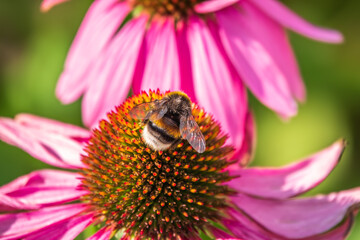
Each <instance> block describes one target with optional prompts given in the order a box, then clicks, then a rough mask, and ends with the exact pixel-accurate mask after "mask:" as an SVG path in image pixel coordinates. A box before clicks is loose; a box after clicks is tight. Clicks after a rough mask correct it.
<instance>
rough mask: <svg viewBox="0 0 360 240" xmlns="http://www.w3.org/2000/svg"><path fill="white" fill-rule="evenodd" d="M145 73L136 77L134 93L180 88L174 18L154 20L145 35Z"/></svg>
mask: <svg viewBox="0 0 360 240" xmlns="http://www.w3.org/2000/svg"><path fill="white" fill-rule="evenodd" d="M145 44H146V46H145V49H146V52H145V55H146V61H145V67H144V73H143V75H142V76H139V78H135V79H134V84H133V86H134V93H136V94H137V93H140V91H141V90H145V91H148V90H149V89H158V88H159V89H161V90H164V91H167V90H171V91H175V90H180V69H179V56H178V49H177V46H176V37H175V26H174V20H173V19H165V20H164V22H160V21H152V22H151V25H150V27H149V29H148V31H147V33H146V35H145Z"/></svg>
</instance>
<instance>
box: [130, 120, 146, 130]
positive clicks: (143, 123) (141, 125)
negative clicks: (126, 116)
mask: <svg viewBox="0 0 360 240" xmlns="http://www.w3.org/2000/svg"><path fill="white" fill-rule="evenodd" d="M148 121H149V120H143V121H142V122H141V124H139V126H138V127H137V128H133V130H134V131H137V130H139V129H140V128H141V127H143V126H145V125H146V123H148Z"/></svg>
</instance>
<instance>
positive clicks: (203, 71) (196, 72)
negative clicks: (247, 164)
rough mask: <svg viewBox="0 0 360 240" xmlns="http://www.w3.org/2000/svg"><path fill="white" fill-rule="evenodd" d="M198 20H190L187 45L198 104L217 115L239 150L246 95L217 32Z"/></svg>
mask: <svg viewBox="0 0 360 240" xmlns="http://www.w3.org/2000/svg"><path fill="white" fill-rule="evenodd" d="M214 28H215V27H214V26H211V27H210V28H209V27H208V26H207V25H206V24H205V23H204V22H203V21H202V20H201V19H199V18H197V17H196V18H195V17H194V18H191V19H189V29H188V41H189V43H190V44H189V50H190V56H191V64H192V65H191V66H192V71H193V79H194V87H195V93H196V96H197V100H198V103H199V105H200V106H201V107H203V108H204V109H206V111H207V112H209V113H211V114H213V115H214V117H215V119H216V120H218V121H219V122H220V123H221V125H222V127H223V131H224V132H225V133H226V134H228V135H229V140H228V143H229V144H232V145H233V146H234V147H235V149H240V147H241V145H242V143H243V139H244V132H243V130H244V125H245V120H246V114H247V98H246V92H245V89H244V87H243V85H242V84H241V81H240V79H239V78H238V76H237V75H236V73H235V72H234V71H233V69H232V68H231V66H230V65H229V64H228V62H227V61H226V58H225V57H224V53H223V51H222V49H221V45H219V42H218V39H217V38H216V31H217V30H216V29H214Z"/></svg>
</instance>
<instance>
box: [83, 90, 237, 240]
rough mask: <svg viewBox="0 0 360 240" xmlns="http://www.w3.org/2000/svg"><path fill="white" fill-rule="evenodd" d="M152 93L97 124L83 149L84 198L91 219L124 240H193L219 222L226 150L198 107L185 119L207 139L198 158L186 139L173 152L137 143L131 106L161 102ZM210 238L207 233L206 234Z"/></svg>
mask: <svg viewBox="0 0 360 240" xmlns="http://www.w3.org/2000/svg"><path fill="white" fill-rule="evenodd" d="M163 96H164V94H161V93H160V92H159V91H157V92H153V91H150V92H149V94H147V93H145V92H143V93H141V94H140V95H138V96H134V97H132V98H130V99H128V100H127V101H126V102H125V103H124V104H122V105H121V106H119V107H117V108H116V109H115V111H113V112H110V113H109V114H108V120H103V121H101V123H100V126H99V128H98V129H95V130H94V131H93V135H92V137H91V139H90V141H89V144H88V146H87V147H86V153H87V154H86V155H85V156H83V162H84V163H85V164H86V165H87V168H85V169H84V170H83V176H84V178H83V180H82V183H83V187H84V188H85V189H87V190H88V191H89V192H90V193H89V194H88V195H86V196H85V197H84V198H83V201H84V202H87V203H88V204H90V205H91V206H92V210H93V211H94V212H96V216H97V218H99V220H100V219H101V220H102V221H103V220H105V222H106V224H107V225H109V226H112V227H113V228H114V229H115V230H120V229H122V230H125V238H130V237H131V238H134V239H140V238H141V239H146V238H150V239H200V237H199V231H202V232H208V233H209V231H210V230H209V229H210V227H211V223H210V222H217V223H221V220H222V219H223V217H224V213H223V212H225V211H222V210H225V209H226V208H227V207H228V206H229V203H228V200H227V196H229V195H231V194H233V193H234V192H233V190H231V189H230V188H228V187H227V186H224V185H223V183H224V182H227V181H229V180H230V179H231V177H230V176H229V174H228V172H227V171H225V168H226V167H228V166H229V165H230V164H231V161H229V157H230V156H231V154H232V152H233V148H232V147H231V146H224V144H225V141H226V139H227V136H226V135H224V134H222V133H221V130H220V126H219V125H218V124H217V123H216V122H215V121H214V120H213V119H212V117H211V116H210V115H209V114H206V113H205V112H204V111H203V110H202V109H201V108H199V106H197V105H196V104H194V103H193V104H192V114H193V115H194V118H195V120H196V122H197V123H198V125H199V127H200V129H201V131H202V133H203V135H204V137H205V140H206V150H205V152H204V153H202V154H199V153H198V152H196V151H195V150H194V149H193V148H192V147H191V146H190V145H189V143H188V142H187V141H186V140H181V142H180V143H179V144H178V145H177V147H176V148H175V149H172V150H165V151H154V150H152V149H151V148H149V147H148V146H147V145H145V143H144V142H143V140H142V138H141V132H142V130H143V127H144V126H143V124H142V122H141V121H140V120H135V119H132V118H131V117H130V115H129V110H130V109H132V108H133V107H134V106H136V105H138V104H140V103H143V102H150V101H153V100H155V99H161V98H162V97H163ZM210 234H211V233H210Z"/></svg>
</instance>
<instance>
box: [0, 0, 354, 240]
mask: <svg viewBox="0 0 360 240" xmlns="http://www.w3.org/2000/svg"><path fill="white" fill-rule="evenodd" d="M283 2H285V4H286V5H288V6H289V7H290V8H291V9H293V10H294V11H296V12H297V13H298V14H300V15H301V16H303V17H304V18H305V19H307V20H309V21H311V22H313V23H315V24H317V25H321V26H326V27H329V28H334V29H338V30H340V31H341V32H342V33H343V34H344V36H345V42H344V43H343V44H341V45H331V44H324V43H319V42H315V41H313V40H310V39H307V38H304V37H302V36H300V35H297V34H294V33H291V32H290V33H289V36H290V40H291V42H292V45H293V49H294V51H295V54H296V56H297V59H298V62H299V65H300V69H301V72H302V76H303V78H304V81H305V83H306V86H307V93H308V97H307V101H306V103H305V104H303V105H301V107H300V109H299V113H298V115H297V116H296V117H294V118H293V119H291V120H290V121H287V122H284V121H282V120H281V119H279V118H278V117H277V116H276V115H275V114H274V113H273V112H271V111H269V110H268V109H266V108H265V107H264V106H262V105H261V104H260V103H259V102H257V100H256V99H255V98H253V97H250V104H251V106H252V107H253V108H254V111H255V116H256V121H257V132H258V135H257V150H256V156H255V159H254V161H253V163H252V165H254V166H255V165H256V166H281V165H284V164H287V163H290V162H292V161H294V160H297V159H300V158H303V157H305V156H307V155H309V154H311V153H314V152H316V151H318V150H321V149H322V148H325V147H327V146H328V145H330V144H331V143H333V142H334V141H336V140H337V139H339V138H342V137H343V138H345V139H346V140H347V142H348V146H347V148H346V151H345V153H344V155H343V157H342V161H341V162H340V164H339V165H338V166H337V168H336V169H335V171H333V172H332V173H331V174H330V176H329V177H328V178H327V179H326V180H325V181H324V182H323V183H321V184H320V185H319V186H318V187H317V188H316V189H314V190H311V191H310V192H309V193H308V194H307V195H313V194H316V193H329V192H331V191H339V190H342V189H348V188H351V187H357V186H360V173H359V172H360V171H359V170H360V161H359V160H360V128H359V125H360V81H359V79H360V28H359V24H360V15H359V12H360V1H358V0H342V1H338V0H316V1H314V0H302V1H299V0H298V1H293V0H286V1H285V0H284V1H283ZM90 4H91V1H90V0H72V1H70V2H67V3H64V4H62V5H60V6H57V7H55V8H54V9H52V10H51V11H49V12H47V13H41V12H40V11H39V6H40V0H17V1H14V0H2V1H0V116H7V117H14V116H15V115H16V114H18V113H22V112H27V113H32V114H36V115H40V116H45V117H48V118H54V119H58V120H61V121H64V122H69V123H73V124H77V125H81V116H80V102H79V101H78V102H76V103H73V104H71V105H66V106H65V105H62V104H60V102H59V101H58V100H57V99H56V98H55V95H54V91H55V86H56V81H57V78H58V76H59V74H60V72H61V70H62V67H63V63H64V60H65V57H66V53H67V51H68V49H69V46H70V44H71V42H72V39H73V38H74V36H75V33H76V31H77V28H78V26H79V24H80V22H81V20H82V18H83V16H84V14H85V12H86V10H87V8H88V7H89V5H90ZM0 154H1V161H0V185H2V184H4V183H7V182H9V181H11V180H13V179H14V178H16V177H18V176H20V175H23V174H27V173H29V172H31V171H32V170H34V169H39V168H46V167H48V166H47V165H46V164H44V163H41V162H40V161H37V160H34V159H32V158H31V157H30V156H29V155H27V154H26V153H24V152H23V151H21V150H19V149H17V148H15V147H12V146H9V145H7V144H5V143H3V142H0ZM349 239H351V240H357V239H360V217H358V218H357V222H356V224H355V226H354V228H353V229H352V232H351V234H350V237H349Z"/></svg>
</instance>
